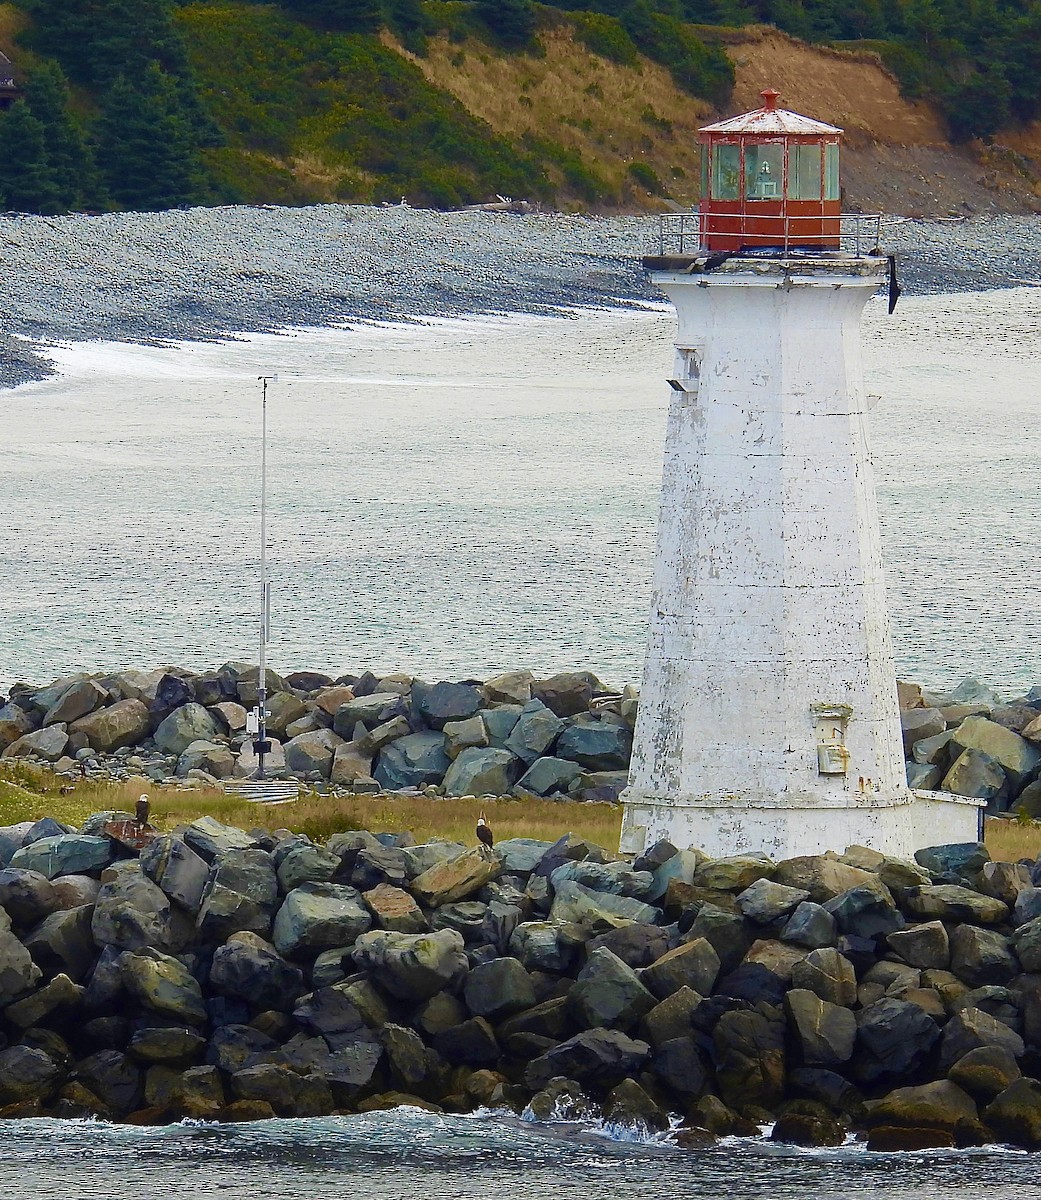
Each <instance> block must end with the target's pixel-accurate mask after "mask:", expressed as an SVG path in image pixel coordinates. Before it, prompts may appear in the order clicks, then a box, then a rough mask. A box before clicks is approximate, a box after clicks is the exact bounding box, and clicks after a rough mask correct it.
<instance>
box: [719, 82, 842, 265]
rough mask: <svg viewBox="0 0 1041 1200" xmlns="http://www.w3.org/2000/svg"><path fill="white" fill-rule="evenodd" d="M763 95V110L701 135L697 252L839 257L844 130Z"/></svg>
mask: <svg viewBox="0 0 1041 1200" xmlns="http://www.w3.org/2000/svg"><path fill="white" fill-rule="evenodd" d="M760 94H761V95H762V97H763V101H764V104H763V107H762V108H759V109H756V110H755V112H750V113H744V114H743V115H742V116H739V117H731V118H730V119H729V120H727V121H719V122H717V123H716V124H715V125H706V126H705V128H704V129H701V130H700V131H699V133H700V140H701V143H702V145H701V205H700V213H701V244H702V247H703V248H704V249H706V250H715V251H725V252H728V253H731V254H736V253H740V252H744V253H755V252H757V251H758V252H759V253H761V254H764V255H771V254H776V253H778V252H780V253H785V252H787V251H788V250H790V249H793V248H797V249H803V250H837V249H838V248H839V224H840V214H841V211H842V201H841V198H840V195H839V141H840V139H841V137H842V130H841V129H837V128H836V127H835V126H834V125H825V124H824V122H823V121H814V120H812V119H811V118H809V117H802V116H800V115H799V114H798V113H793V112H788V111H787V110H786V109H783V108H778V107H777V100H778V97H779V95H780V93H779V92H775V91H774V90H773V89H772V88H768V89H767V90H766V91H764V92H762V93H760Z"/></svg>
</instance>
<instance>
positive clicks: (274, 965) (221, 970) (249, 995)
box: [210, 934, 306, 1012]
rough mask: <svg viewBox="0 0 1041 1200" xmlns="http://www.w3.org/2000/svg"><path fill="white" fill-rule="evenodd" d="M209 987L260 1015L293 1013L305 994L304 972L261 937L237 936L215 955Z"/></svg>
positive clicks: (220, 947) (221, 947)
mask: <svg viewBox="0 0 1041 1200" xmlns="http://www.w3.org/2000/svg"><path fill="white" fill-rule="evenodd" d="M210 985H211V986H212V987H213V988H214V989H215V990H216V991H217V992H219V993H220V994H221V995H223V996H237V997H239V998H240V999H242V1000H245V1001H246V1002H247V1003H248V1004H251V1005H253V1006H254V1008H256V1009H257V1010H259V1011H266V1010H274V1011H276V1012H292V1010H293V1006H294V1005H295V1003H296V1001H297V999H299V997H300V996H302V995H303V994H304V992H305V991H306V988H305V986H304V976H303V972H302V971H301V970H300V969H299V968H298V967H294V966H293V965H292V964H290V963H288V962H286V960H285V959H284V958H283V957H282V956H281V955H280V954H279V953H278V952H277V951H276V950H275V948H274V946H271V945H268V944H267V943H266V942H264V941H262V940H261V939H260V938H259V937H256V936H255V935H250V934H236V935H235V936H234V937H232V938H231V940H230V941H228V942H226V943H225V944H224V945H223V946H218V947H217V949H216V950H215V951H214V953H213V963H212V965H211V967H210Z"/></svg>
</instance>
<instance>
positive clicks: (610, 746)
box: [556, 721, 633, 771]
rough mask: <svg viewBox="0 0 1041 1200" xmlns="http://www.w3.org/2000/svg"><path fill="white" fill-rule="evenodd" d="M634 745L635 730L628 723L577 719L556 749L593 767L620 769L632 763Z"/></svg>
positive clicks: (606, 769)
mask: <svg viewBox="0 0 1041 1200" xmlns="http://www.w3.org/2000/svg"><path fill="white" fill-rule="evenodd" d="M632 748H633V735H632V731H631V730H630V729H629V728H628V727H627V726H625V725H615V724H612V723H609V722H607V721H580V722H578V721H576V722H575V724H573V725H570V726H568V728H567V729H566V730H565V731H564V732H563V733H562V734H561V735H560V737H559V738H558V739H557V750H556V753H557V757H558V758H569V759H572V760H573V761H574V762H577V763H580V764H581V765H582V766H583V767H586V768H587V769H588V770H590V771H617V770H622V769H624V768H625V767H628V765H629V758H630V756H631V755H632Z"/></svg>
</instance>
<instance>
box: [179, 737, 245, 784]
mask: <svg viewBox="0 0 1041 1200" xmlns="http://www.w3.org/2000/svg"><path fill="white" fill-rule="evenodd" d="M190 771H205V772H206V774H207V775H212V776H213V778H214V779H230V778H231V776H232V775H233V774H234V771H235V755H234V754H232V752H231V750H229V749H228V747H227V746H224V745H221V744H220V743H218V742H202V741H200V742H192V744H191V745H190V746H189V747H188V748H187V749H186V750H185V751H184V753H183V754H182V755H181V756H180V758H178V760H177V767H176V770H175V774H176V775H177V776H178V778H180V779H184V778H185V777H186V776H187V775H188V773H189V772H190Z"/></svg>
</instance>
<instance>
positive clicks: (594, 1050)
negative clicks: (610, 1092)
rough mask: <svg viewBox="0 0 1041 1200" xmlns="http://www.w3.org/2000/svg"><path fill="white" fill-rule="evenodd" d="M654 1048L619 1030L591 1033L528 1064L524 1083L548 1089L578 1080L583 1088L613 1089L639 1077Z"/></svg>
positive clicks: (584, 1033) (531, 1087)
mask: <svg viewBox="0 0 1041 1200" xmlns="http://www.w3.org/2000/svg"><path fill="white" fill-rule="evenodd" d="M650 1053H651V1048H650V1046H649V1045H648V1044H647V1043H646V1042H642V1041H637V1040H636V1039H634V1038H630V1037H628V1036H627V1035H626V1034H624V1033H621V1032H619V1031H618V1030H617V1029H587V1030H585V1031H583V1032H582V1033H579V1034H576V1035H575V1036H574V1037H572V1038H569V1039H568V1040H567V1041H565V1042H561V1043H560V1045H558V1046H554V1047H553V1048H552V1049H551V1050H548V1051H547V1052H546V1053H545V1054H544V1055H542V1056H541V1057H540V1058H537V1059H535V1060H534V1061H533V1062H531V1063H529V1064H528V1067H527V1069H526V1070H525V1072H524V1083H525V1085H526V1086H527V1087H528V1088H530V1089H532V1090H537V1089H541V1088H544V1087H545V1086H546V1085H547V1084H548V1083H549V1082H550V1080H551V1079H555V1078H557V1077H564V1078H566V1079H574V1080H576V1081H577V1082H578V1083H580V1084H582V1085H583V1086H588V1087H595V1088H609V1087H614V1086H615V1085H616V1084H618V1083H621V1081H622V1080H623V1079H628V1078H631V1077H633V1076H635V1075H637V1074H638V1073H639V1071H640V1070H641V1069H642V1068H643V1066H644V1064H645V1063H646V1062H647V1060H648V1058H649V1057H650Z"/></svg>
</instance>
